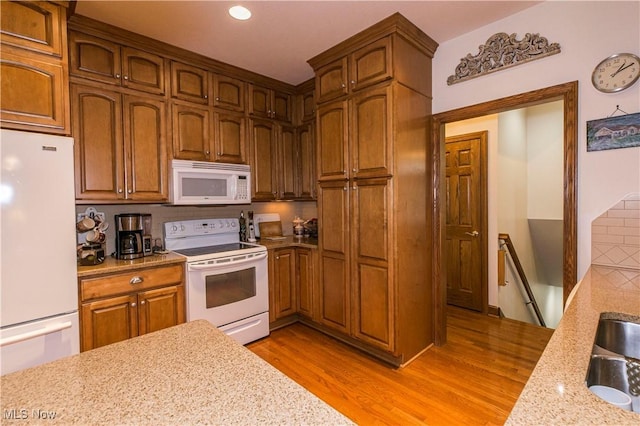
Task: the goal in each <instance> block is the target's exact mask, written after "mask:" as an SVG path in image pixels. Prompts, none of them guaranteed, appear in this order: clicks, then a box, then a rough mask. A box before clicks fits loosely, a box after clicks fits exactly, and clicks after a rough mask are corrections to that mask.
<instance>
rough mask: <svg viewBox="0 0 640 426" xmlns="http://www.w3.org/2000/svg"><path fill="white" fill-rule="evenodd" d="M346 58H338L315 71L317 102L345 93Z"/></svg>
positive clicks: (346, 87)
mask: <svg viewBox="0 0 640 426" xmlns="http://www.w3.org/2000/svg"><path fill="white" fill-rule="evenodd" d="M347 78H348V76H347V58H346V57H344V58H342V59H338V60H337V61H335V62H332V63H330V64H328V65H325V66H324V67H322V68H320V69H318V70H317V71H316V91H317V96H318V99H317V101H318V103H319V104H320V103H323V102H326V101H330V100H332V99H336V98H338V97H340V96H343V95H346V94H347V93H348V91H349V87H348V86H347Z"/></svg>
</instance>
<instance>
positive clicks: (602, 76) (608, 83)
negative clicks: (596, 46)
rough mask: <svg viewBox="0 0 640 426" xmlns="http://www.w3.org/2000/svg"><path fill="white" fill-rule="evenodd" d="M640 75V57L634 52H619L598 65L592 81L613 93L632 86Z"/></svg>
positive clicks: (602, 89)
mask: <svg viewBox="0 0 640 426" xmlns="http://www.w3.org/2000/svg"><path fill="white" fill-rule="evenodd" d="M639 76H640V58H638V57H637V56H636V55H634V54H632V53H618V54H616V55H611V56H609V57H608V58H606V59H603V60H602V62H600V63H599V64H598V65H596V67H595V69H594V70H593V74H591V82H592V83H593V87H595V88H596V89H598V90H599V91H601V92H604V93H613V92H620V91H621V90H624V89H626V88H628V87H631V86H632V85H633V83H635V82H636V80H638V77H639Z"/></svg>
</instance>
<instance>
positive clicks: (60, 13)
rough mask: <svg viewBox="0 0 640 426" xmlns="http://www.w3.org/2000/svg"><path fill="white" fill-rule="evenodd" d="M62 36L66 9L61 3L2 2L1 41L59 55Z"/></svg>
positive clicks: (63, 35)
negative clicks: (59, 4)
mask: <svg viewBox="0 0 640 426" xmlns="http://www.w3.org/2000/svg"><path fill="white" fill-rule="evenodd" d="M65 37H66V13H65V9H64V8H63V7H62V6H58V5H56V4H53V3H50V2H45V1H38V2H26V1H3V2H2V35H1V40H2V43H3V44H7V45H11V46H16V47H19V48H22V49H25V50H29V51H32V52H38V53H43V54H45V55H51V56H56V57H58V58H62V57H64V56H65V52H64V38H65ZM3 78H4V74H3ZM3 102H4V97H3Z"/></svg>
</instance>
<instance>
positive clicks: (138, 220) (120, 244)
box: [114, 213, 144, 259]
mask: <svg viewBox="0 0 640 426" xmlns="http://www.w3.org/2000/svg"><path fill="white" fill-rule="evenodd" d="M114 222H115V224H116V258H118V259H137V258H139V257H143V256H144V238H143V236H144V224H143V215H142V214H140V213H126V214H117V215H115V221H114Z"/></svg>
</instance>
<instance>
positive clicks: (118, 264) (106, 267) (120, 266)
mask: <svg viewBox="0 0 640 426" xmlns="http://www.w3.org/2000/svg"><path fill="white" fill-rule="evenodd" d="M185 261H186V258H185V257H184V256H182V255H180V254H178V253H174V252H168V253H167V254H153V255H151V256H145V257H141V258H138V259H131V260H122V259H116V258H114V257H111V256H107V257H106V258H105V260H104V262H102V263H100V264H98V265H88V266H80V265H78V278H82V277H87V276H91V275H97V274H111V273H118V272H126V271H129V270H133V269H140V268H149V267H156V266H163V265H171V264H174V263H184V262H185Z"/></svg>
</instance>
